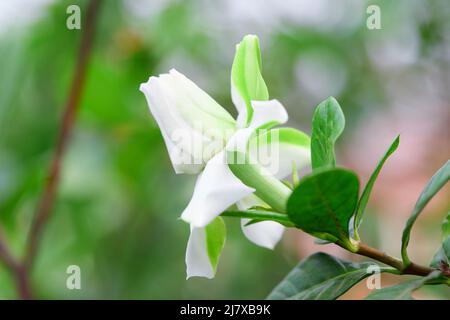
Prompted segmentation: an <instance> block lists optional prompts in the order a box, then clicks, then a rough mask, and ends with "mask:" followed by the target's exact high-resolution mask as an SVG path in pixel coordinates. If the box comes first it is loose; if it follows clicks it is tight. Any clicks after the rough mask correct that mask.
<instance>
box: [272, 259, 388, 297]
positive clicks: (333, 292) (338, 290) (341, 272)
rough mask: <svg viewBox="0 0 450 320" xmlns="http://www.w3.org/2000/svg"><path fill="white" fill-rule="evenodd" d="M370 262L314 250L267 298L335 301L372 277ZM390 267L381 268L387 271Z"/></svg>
mask: <svg viewBox="0 0 450 320" xmlns="http://www.w3.org/2000/svg"><path fill="white" fill-rule="evenodd" d="M371 265H373V263H370V262H364V263H353V262H349V261H345V260H341V259H338V258H336V257H333V256H331V255H328V254H326V253H322V252H319V253H315V254H313V255H311V256H309V257H308V258H306V259H305V260H303V261H301V262H300V263H299V264H298V265H297V266H296V267H295V268H294V269H293V270H292V271H291V272H290V273H289V274H288V275H287V276H286V278H284V279H283V280H282V281H281V282H280V283H279V284H278V285H277V286H276V287H275V289H273V291H272V292H271V293H270V295H269V296H268V297H267V298H268V299H273V300H333V299H336V298H338V297H339V296H341V295H342V294H344V293H345V292H347V291H348V290H349V289H350V288H351V287H353V286H354V285H355V284H357V283H358V282H360V281H361V280H362V279H364V278H366V277H368V276H370V275H371V274H372V273H371V272H368V270H367V268H368V267H370V266H371ZM386 270H387V269H383V268H382V269H381V271H382V272H383V271H386Z"/></svg>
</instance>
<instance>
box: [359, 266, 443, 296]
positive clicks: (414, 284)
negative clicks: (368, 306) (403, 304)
mask: <svg viewBox="0 0 450 320" xmlns="http://www.w3.org/2000/svg"><path fill="white" fill-rule="evenodd" d="M439 277H441V273H440V272H439V271H434V272H432V273H430V274H429V275H428V276H426V277H423V278H420V279H418V280H410V281H405V282H403V283H401V284H398V285H396V286H391V287H387V288H382V289H378V290H377V289H375V290H374V291H372V292H371V293H370V294H369V295H368V296H367V297H366V300H414V299H413V297H412V296H411V294H412V293H413V291H415V290H417V289H419V288H420V287H422V286H423V285H425V284H427V283H428V282H430V281H432V280H434V279H437V278H439Z"/></svg>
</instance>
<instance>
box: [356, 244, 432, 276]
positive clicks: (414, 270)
mask: <svg viewBox="0 0 450 320" xmlns="http://www.w3.org/2000/svg"><path fill="white" fill-rule="evenodd" d="M355 253H356V254H359V255H361V256H365V257H368V258H372V259H374V260H377V261H380V262H383V263H385V264H387V265H388V266H391V267H394V268H395V269H397V270H399V271H400V272H401V273H402V274H412V275H417V276H427V275H428V274H430V273H431V272H433V271H434V269H432V268H429V267H425V266H421V265H418V264H415V263H411V264H410V265H409V266H408V267H407V268H405V267H404V265H403V262H402V261H401V260H399V259H397V258H394V257H391V256H389V255H387V254H386V253H384V252H383V251H381V250H378V249H375V248H372V247H369V246H368V245H366V244H364V243H359V249H358V251H356V252H355Z"/></svg>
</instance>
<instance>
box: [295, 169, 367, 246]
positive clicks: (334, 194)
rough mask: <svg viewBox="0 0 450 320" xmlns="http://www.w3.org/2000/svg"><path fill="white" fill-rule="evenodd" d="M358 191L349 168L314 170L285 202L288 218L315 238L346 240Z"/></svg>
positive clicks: (356, 179) (357, 184) (355, 179)
mask: <svg viewBox="0 0 450 320" xmlns="http://www.w3.org/2000/svg"><path fill="white" fill-rule="evenodd" d="M358 190H359V181H358V177H357V176H356V174H355V173H353V172H352V171H349V170H346V169H341V168H332V169H325V170H323V171H321V172H317V173H313V174H311V175H309V176H306V177H304V178H303V179H302V180H301V181H300V183H299V185H298V186H297V188H295V190H294V191H293V192H292V195H291V197H290V198H289V200H288V204H287V212H288V215H289V218H290V219H291V221H292V222H294V224H295V225H296V226H297V227H298V228H300V229H302V230H304V231H305V232H307V233H310V234H312V235H314V236H316V237H318V238H321V239H324V240H331V241H333V240H334V241H333V242H336V240H338V239H339V240H343V241H348V239H349V222H350V219H351V218H352V216H353V213H354V212H355V209H356V204H357V201H358Z"/></svg>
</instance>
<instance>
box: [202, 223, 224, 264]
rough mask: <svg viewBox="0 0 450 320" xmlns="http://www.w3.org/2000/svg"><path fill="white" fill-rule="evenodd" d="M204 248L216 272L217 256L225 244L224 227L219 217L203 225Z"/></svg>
mask: <svg viewBox="0 0 450 320" xmlns="http://www.w3.org/2000/svg"><path fill="white" fill-rule="evenodd" d="M205 236H206V250H207V251H208V257H209V261H210V262H211V266H212V267H213V270H214V272H216V268H217V264H218V263H219V257H220V254H221V253H222V249H223V247H224V245H225V239H226V227H225V223H224V221H223V219H222V218H221V217H217V218H215V219H214V220H213V221H212V222H211V223H210V224H208V225H207V226H206V227H205Z"/></svg>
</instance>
